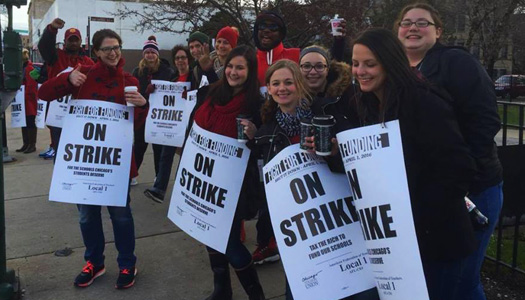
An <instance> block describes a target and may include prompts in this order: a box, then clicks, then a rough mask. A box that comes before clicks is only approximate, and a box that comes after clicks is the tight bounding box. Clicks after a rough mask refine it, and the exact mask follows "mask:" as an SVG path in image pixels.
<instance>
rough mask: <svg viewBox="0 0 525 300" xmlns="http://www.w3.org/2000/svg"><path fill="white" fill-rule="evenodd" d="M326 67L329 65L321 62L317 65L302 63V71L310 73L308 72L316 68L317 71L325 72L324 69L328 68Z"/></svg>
mask: <svg viewBox="0 0 525 300" xmlns="http://www.w3.org/2000/svg"><path fill="white" fill-rule="evenodd" d="M326 67H327V65H325V64H320V63H319V64H315V65H312V64H302V65H301V71H303V72H306V73H308V72H310V71H312V69H314V70H315V71H316V72H319V73H321V72H323V71H324V70H326Z"/></svg>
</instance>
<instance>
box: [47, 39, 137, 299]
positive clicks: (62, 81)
mask: <svg viewBox="0 0 525 300" xmlns="http://www.w3.org/2000/svg"><path fill="white" fill-rule="evenodd" d="M121 48H122V40H121V38H120V36H119V35H118V34H117V33H116V32H114V31H113V30H110V29H102V30H99V31H97V32H96V33H95V34H94V35H93V53H94V54H95V55H96V56H97V58H98V59H97V63H96V64H95V65H92V66H87V65H78V66H77V67H76V68H75V69H74V70H73V71H72V72H68V73H64V74H61V75H59V76H57V77H55V78H52V79H50V80H48V81H47V82H46V83H44V84H43V85H42V86H41V87H40V90H39V93H38V95H39V97H40V99H42V100H45V101H52V100H54V99H57V98H59V97H62V96H65V95H69V94H72V97H73V98H74V99H93V100H99V101H109V102H114V103H118V104H122V105H126V103H129V104H133V105H134V106H135V109H134V117H135V119H134V120H135V124H137V123H141V122H142V123H143V122H144V112H143V111H144V109H143V108H142V107H143V106H144V105H146V99H144V97H143V96H142V95H141V94H140V93H139V92H138V91H134V92H124V88H125V87H126V86H136V87H138V85H139V82H138V80H137V79H136V78H134V77H133V76H132V75H131V74H129V73H127V72H124V70H123V66H124V59H123V58H122V57H121ZM79 134H80V133H79ZM132 157H133V156H132ZM130 173H131V174H130V175H131V177H135V176H137V174H138V173H137V167H136V164H135V160H134V158H132V161H131V172H130ZM129 203H130V197H129V192H128V200H127V206H126V207H116V206H108V211H109V214H110V216H111V222H112V225H113V233H114V236H115V246H116V248H117V250H118V257H117V262H118V265H119V269H120V273H119V277H118V279H117V283H116V285H115V287H116V288H117V289H125V288H129V287H131V286H133V285H134V283H135V276H136V274H137V269H136V268H135V262H136V257H135V254H134V251H135V227H134V223H133V215H132V214H131V208H130V205H129ZM77 206H78V210H79V213H80V230H81V231H82V238H83V240H84V244H85V246H86V251H85V253H84V259H85V260H86V261H87V263H86V265H85V266H84V268H83V270H82V272H81V273H80V274H79V275H78V276H77V278H76V279H75V285H76V286H78V287H87V286H89V285H91V283H93V280H94V279H95V278H97V277H99V276H101V275H103V274H104V273H105V271H106V269H105V267H104V246H105V240H104V232H103V230H102V220H101V214H100V210H101V206H98V205H82V204H79V205H77Z"/></svg>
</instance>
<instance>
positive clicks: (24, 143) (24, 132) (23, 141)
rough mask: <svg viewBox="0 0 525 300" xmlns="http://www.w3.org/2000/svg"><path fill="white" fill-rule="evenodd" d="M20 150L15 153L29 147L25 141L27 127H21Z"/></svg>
mask: <svg viewBox="0 0 525 300" xmlns="http://www.w3.org/2000/svg"><path fill="white" fill-rule="evenodd" d="M22 143H23V145H22V148H20V149H16V150H15V151H16V152H24V151H26V149H27V146H29V145H28V144H29V143H28V141H27V127H22Z"/></svg>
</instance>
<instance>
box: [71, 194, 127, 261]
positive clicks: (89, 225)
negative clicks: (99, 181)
mask: <svg viewBox="0 0 525 300" xmlns="http://www.w3.org/2000/svg"><path fill="white" fill-rule="evenodd" d="M129 202H130V198H129V195H128V203H127V205H126V207H117V206H108V207H107V208H108V211H109V214H110V216H111V223H112V224H113V235H114V236H115V246H116V247H117V250H118V257H117V262H118V266H119V268H120V269H128V268H131V267H134V266H135V262H136V261H137V258H136V257H135V255H134V254H133V253H134V251H135V226H134V223H133V215H132V214H131V208H130V206H129ZM77 207H78V211H79V213H80V230H81V231H82V238H83V239H84V245H85V246H86V251H85V253H84V259H85V260H86V261H88V260H89V261H91V263H92V264H94V265H95V266H100V265H103V264H104V246H105V245H106V241H105V239H104V231H103V230H102V218H101V214H100V210H101V206H99V205H84V204H78V205H77Z"/></svg>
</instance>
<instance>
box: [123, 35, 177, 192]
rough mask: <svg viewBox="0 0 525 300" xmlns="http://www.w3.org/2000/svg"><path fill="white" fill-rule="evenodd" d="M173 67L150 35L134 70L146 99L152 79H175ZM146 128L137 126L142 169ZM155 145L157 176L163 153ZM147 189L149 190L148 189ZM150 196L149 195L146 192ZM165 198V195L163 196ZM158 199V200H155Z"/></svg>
mask: <svg viewBox="0 0 525 300" xmlns="http://www.w3.org/2000/svg"><path fill="white" fill-rule="evenodd" d="M173 74H174V72H173V69H172V68H171V66H170V64H169V62H168V61H167V60H165V59H163V58H160V56H159V45H158V44H157V39H156V38H155V36H153V35H152V36H150V37H148V40H147V41H146V42H144V47H143V48H142V59H141V60H140V62H139V65H138V67H136V68H135V69H134V70H133V76H135V78H137V79H138V80H139V87H140V88H139V92H140V94H141V95H142V96H143V97H144V98H145V99H146V101H148V100H149V94H150V93H152V92H153V91H154V87H153V86H152V85H151V80H153V79H154V80H165V81H170V80H171V79H173ZM145 129H146V126H145V124H142V125H140V126H138V127H137V128H135V132H134V136H135V142H134V144H133V145H134V147H135V159H136V161H137V168H138V169H140V166H141V165H142V161H143V160H144V153H146V150H147V149H148V144H147V143H146V141H145V139H144V130H145ZM152 147H153V161H154V165H155V176H157V174H158V172H159V161H160V157H161V153H162V145H156V144H152ZM136 184H137V179H136V178H133V179H132V180H131V185H136ZM146 191H147V190H146ZM146 196H148V197H149V195H147V194H146ZM162 198H164V197H162ZM155 201H156V200H155Z"/></svg>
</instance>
